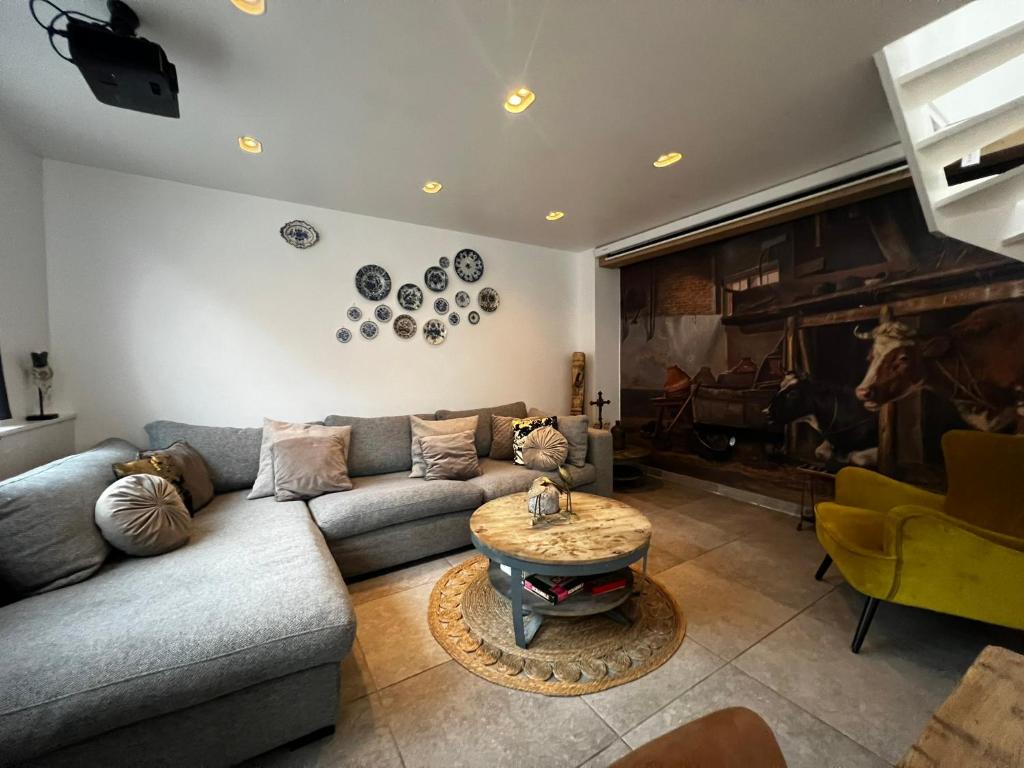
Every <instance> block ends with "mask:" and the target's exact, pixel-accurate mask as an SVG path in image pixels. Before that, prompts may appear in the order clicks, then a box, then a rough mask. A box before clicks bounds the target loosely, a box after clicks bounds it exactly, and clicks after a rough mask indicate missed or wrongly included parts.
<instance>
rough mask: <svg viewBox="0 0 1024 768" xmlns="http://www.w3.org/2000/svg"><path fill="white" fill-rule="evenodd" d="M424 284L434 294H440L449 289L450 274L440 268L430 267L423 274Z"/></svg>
mask: <svg viewBox="0 0 1024 768" xmlns="http://www.w3.org/2000/svg"><path fill="white" fill-rule="evenodd" d="M423 282H424V283H426V286H427V288H429V289H430V290H432V291H433V292H434V293H440V292H441V291H443V290H444V289H445V288H447V287H448V273H447V272H445V271H444V270H443V269H441V268H440V267H429V268H428V269H427V271H426V272H424V273H423Z"/></svg>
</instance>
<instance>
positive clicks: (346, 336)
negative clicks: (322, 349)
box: [334, 328, 352, 344]
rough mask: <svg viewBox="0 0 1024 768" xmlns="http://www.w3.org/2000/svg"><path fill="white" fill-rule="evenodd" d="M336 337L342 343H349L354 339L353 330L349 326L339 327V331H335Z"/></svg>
mask: <svg viewBox="0 0 1024 768" xmlns="http://www.w3.org/2000/svg"><path fill="white" fill-rule="evenodd" d="M334 338H336V339H337V340H338V341H340V342H341V343H342V344H348V343H349V342H350V341H352V331H350V330H349V329H348V328H339V329H338V330H337V331H335V333H334Z"/></svg>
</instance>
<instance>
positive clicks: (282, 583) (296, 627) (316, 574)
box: [0, 492, 355, 763]
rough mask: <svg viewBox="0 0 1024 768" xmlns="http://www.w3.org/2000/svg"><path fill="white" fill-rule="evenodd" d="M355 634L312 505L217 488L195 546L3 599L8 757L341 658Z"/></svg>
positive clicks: (2, 690) (3, 719)
mask: <svg viewBox="0 0 1024 768" xmlns="http://www.w3.org/2000/svg"><path fill="white" fill-rule="evenodd" d="M354 634H355V616H354V614H353V611H352V607H351V604H350V602H349V599H348V593H347V591H346V589H345V585H344V583H343V582H342V580H341V576H340V574H339V573H338V567H337V566H336V565H335V563H334V560H333V559H332V557H331V555H330V552H329V551H328V550H327V546H326V544H325V543H324V540H323V537H322V536H321V535H320V533H319V532H318V531H317V529H316V526H315V525H314V524H313V521H312V520H311V519H310V516H309V512H308V511H307V509H306V505H305V504H304V503H302V502H280V503H279V502H275V501H274V500H273V499H269V498H268V499H259V500H257V501H247V500H246V499H245V493H244V492H242V493H233V494H229V495H225V496H218V497H216V498H215V499H214V500H213V501H212V502H210V504H209V505H208V506H207V507H206V509H204V510H203V511H202V512H200V513H199V514H197V515H196V516H195V518H194V519H193V521H192V540H191V541H190V542H189V544H188V545H187V546H185V547H182V548H181V549H177V550H175V551H173V552H169V553H167V554H165V555H161V556H160V557H157V558H148V559H142V560H139V559H133V558H123V559H119V560H114V559H112V560H111V561H110V562H109V563H108V564H107V565H106V566H105V567H104V568H103V569H101V570H100V572H99V573H97V574H96V575H95V576H93V577H92V578H91V579H89V580H88V581H86V582H83V583H81V584H75V585H73V586H70V587H66V588H65V589H59V590H56V591H54V592H48V593H46V594H44V595H37V596H35V597H30V598H28V599H26V600H21V601H20V602H17V603H12V604H11V605H8V606H5V607H3V608H0V648H3V649H4V650H3V653H0V755H3V759H2V760H0V762H4V763H6V762H7V761H10V762H13V763H17V762H19V760H24V759H27V758H29V757H31V756H33V755H36V754H39V753H41V752H48V751H50V750H53V749H57V748H60V747H62V746H65V745H67V744H71V743H74V742H77V741H81V740H83V739H86V738H89V737H90V736H94V735H96V734H100V733H105V732H107V731H109V730H111V729H114V728H118V727H121V726H124V725H128V724H130V723H133V722H138V721H141V720H145V719H148V718H151V717H156V716H159V715H162V714H165V713H168V712H172V711H175V710H178V709H182V708H185V707H190V706H192V705H195V704H199V703H202V702H206V701H209V700H211V699H214V698H216V697H219V696H223V695H226V694H228V693H232V692H235V691H240V690H242V689H245V688H248V687H249V686H252V685H256V684H259V683H262V682H264V681H267V680H271V679H275V678H279V677H283V676H285V675H288V674H291V673H293V672H298V671H302V670H305V669H309V668H311V667H316V666H318V665H321V664H327V663H337V662H338V661H339V660H340V659H342V658H343V657H344V656H345V654H346V653H347V652H348V650H349V648H350V647H351V645H352V640H353V636H354ZM181 737H182V738H187V737H188V734H187V733H184V734H181Z"/></svg>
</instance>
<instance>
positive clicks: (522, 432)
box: [512, 416, 558, 466]
mask: <svg viewBox="0 0 1024 768" xmlns="http://www.w3.org/2000/svg"><path fill="white" fill-rule="evenodd" d="M541 427H554V428H555V429H558V417H557V416H537V417H533V418H527V419H514V420H513V421H512V461H513V462H514V463H516V464H520V465H522V466H526V461H524V460H523V441H524V440H525V439H526V436H527V435H528V434H530V433H531V432H533V431H534V430H535V429H540V428H541Z"/></svg>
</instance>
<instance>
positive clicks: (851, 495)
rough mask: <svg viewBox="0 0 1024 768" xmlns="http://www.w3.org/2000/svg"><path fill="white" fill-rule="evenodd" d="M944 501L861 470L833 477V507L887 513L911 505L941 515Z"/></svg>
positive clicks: (849, 470)
mask: <svg viewBox="0 0 1024 768" xmlns="http://www.w3.org/2000/svg"><path fill="white" fill-rule="evenodd" d="M945 501H946V499H945V497H944V496H940V495H939V494H937V493H932V492H930V491H926V490H924V489H922V488H918V487H917V486H914V485H910V484H909V483H901V482H900V481H899V480H893V479H892V478H891V477H886V476H885V475H880V474H879V473H878V472H872V471H871V470H870V469H863V468H861V467H844V468H843V469H841V470H839V474H838V475H836V503H838V504H842V505H844V506H848V507H861V508H863V509H873V510H875V511H876V512H888V511H889V510H890V509H892V508H893V507H899V506H903V505H907V504H912V505H915V506H918V507H925V508H927V509H932V510H937V511H941V510H942V508H943V506H944V504H945Z"/></svg>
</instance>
